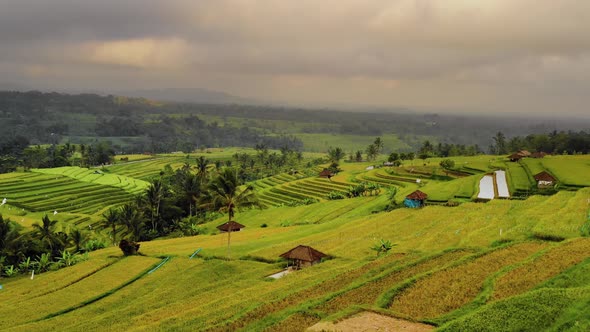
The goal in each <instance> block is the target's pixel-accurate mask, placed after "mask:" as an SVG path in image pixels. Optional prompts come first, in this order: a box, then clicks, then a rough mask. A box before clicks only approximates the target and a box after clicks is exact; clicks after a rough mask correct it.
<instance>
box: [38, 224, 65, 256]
mask: <svg viewBox="0 0 590 332" xmlns="http://www.w3.org/2000/svg"><path fill="white" fill-rule="evenodd" d="M41 221H42V224H38V223H34V224H33V229H34V231H35V233H36V235H37V238H38V239H39V241H41V243H43V244H45V245H47V247H48V248H49V249H50V250H51V252H52V254H55V253H57V252H58V250H59V249H60V248H61V246H63V245H64V243H62V238H61V237H60V236H59V234H58V233H57V232H56V231H55V229H56V227H57V223H58V221H57V220H49V217H48V216H47V215H45V216H43V219H41Z"/></svg>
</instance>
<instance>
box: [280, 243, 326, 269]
mask: <svg viewBox="0 0 590 332" xmlns="http://www.w3.org/2000/svg"><path fill="white" fill-rule="evenodd" d="M279 257H282V258H286V259H288V260H290V261H292V262H293V265H292V266H293V268H294V269H300V268H302V267H306V266H312V265H314V264H317V263H319V262H320V261H321V260H322V258H324V257H328V255H326V254H324V253H323V252H321V251H318V250H315V249H314V248H312V247H310V246H304V245H301V244H300V245H298V246H297V247H295V248H293V249H291V250H289V251H287V252H286V253H284V254H281V255H279Z"/></svg>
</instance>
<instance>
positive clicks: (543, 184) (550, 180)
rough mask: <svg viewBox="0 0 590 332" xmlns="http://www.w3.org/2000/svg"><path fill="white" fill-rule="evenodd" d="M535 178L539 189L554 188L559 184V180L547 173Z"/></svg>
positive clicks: (544, 172)
mask: <svg viewBox="0 0 590 332" xmlns="http://www.w3.org/2000/svg"><path fill="white" fill-rule="evenodd" d="M533 178H534V179H535V181H537V188H539V189H543V188H549V187H552V186H553V185H555V183H556V182H557V180H556V179H555V178H554V177H553V176H552V175H551V174H549V173H547V172H546V171H543V172H541V173H539V174H537V175H535V176H533Z"/></svg>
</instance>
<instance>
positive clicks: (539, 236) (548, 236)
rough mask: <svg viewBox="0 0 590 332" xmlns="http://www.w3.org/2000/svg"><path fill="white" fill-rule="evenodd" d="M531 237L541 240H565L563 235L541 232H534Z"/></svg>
mask: <svg viewBox="0 0 590 332" xmlns="http://www.w3.org/2000/svg"><path fill="white" fill-rule="evenodd" d="M533 239H537V240H541V241H551V242H561V241H563V240H565V238H564V237H563V236H559V235H553V234H543V233H534V234H533Z"/></svg>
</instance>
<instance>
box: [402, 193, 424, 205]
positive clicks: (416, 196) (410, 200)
mask: <svg viewBox="0 0 590 332" xmlns="http://www.w3.org/2000/svg"><path fill="white" fill-rule="evenodd" d="M426 198H428V195H426V194H425V193H423V192H421V191H420V190H416V191H414V192H413V193H411V194H409V195H408V196H406V199H405V200H404V205H405V206H407V207H409V208H418V207H421V206H424V201H425V200H426Z"/></svg>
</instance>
